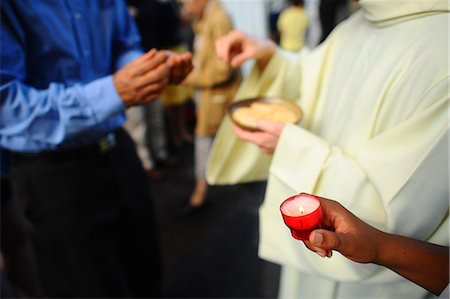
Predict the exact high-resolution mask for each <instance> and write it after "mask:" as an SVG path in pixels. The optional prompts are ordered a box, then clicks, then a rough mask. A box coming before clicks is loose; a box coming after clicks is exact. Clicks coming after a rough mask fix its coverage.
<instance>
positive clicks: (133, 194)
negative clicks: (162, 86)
mask: <svg viewBox="0 0 450 299" xmlns="http://www.w3.org/2000/svg"><path fill="white" fill-rule="evenodd" d="M115 138H116V145H115V146H114V147H112V148H111V149H109V150H107V151H106V152H103V151H100V150H99V149H98V147H97V146H91V147H89V148H88V149H82V150H75V151H69V152H64V153H52V154H41V155H23V154H13V155H12V163H11V167H12V173H11V174H12V185H13V193H14V194H15V196H14V197H15V198H16V199H17V200H18V202H19V205H20V206H21V208H22V211H23V212H24V213H25V216H26V219H27V220H28V221H29V228H30V230H31V234H32V236H33V244H34V246H35V250H36V255H37V261H38V271H39V274H40V278H41V283H42V288H43V295H44V296H45V297H49V298H67V297H75V298H83V297H84V298H86V297H90V298H100V297H102V298H105V297H106V298H114V297H145V298H152V297H153V298H154V297H159V296H160V288H161V264H160V262H161V259H160V252H159V238H158V235H157V229H156V227H155V218H154V208H153V202H152V198H151V193H150V189H149V188H150V186H149V181H148V179H147V176H146V175H145V172H144V170H143V168H142V166H141V163H140V161H139V159H138V157H137V154H136V150H135V147H134V143H133V142H132V140H131V139H130V137H129V136H128V135H127V134H126V133H125V131H124V130H122V129H120V130H118V131H117V132H116V134H115Z"/></svg>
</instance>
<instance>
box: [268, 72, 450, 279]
mask: <svg viewBox="0 0 450 299" xmlns="http://www.w3.org/2000/svg"><path fill="white" fill-rule="evenodd" d="M448 85H449V79H448V78H447V79H446V80H444V81H443V82H440V83H439V84H438V85H436V86H434V87H433V88H432V89H430V90H429V91H428V92H427V93H426V94H425V95H424V98H426V99H425V100H424V102H428V103H431V104H430V105H429V106H427V107H421V108H420V111H416V112H415V113H413V114H412V115H411V117H409V118H407V119H405V120H404V121H402V122H400V123H399V124H398V125H396V126H394V127H392V128H390V129H388V130H386V131H385V132H383V133H381V134H379V135H376V136H375V137H373V138H372V139H370V140H368V141H367V142H366V143H365V144H363V145H362V146H361V147H360V148H359V150H358V151H357V152H356V153H353V154H350V153H346V152H345V151H344V150H343V149H341V148H339V147H337V146H335V145H333V144H329V143H328V142H327V141H325V140H324V139H322V138H320V137H319V136H317V135H315V134H313V133H311V132H309V131H307V130H305V129H303V128H301V127H299V126H294V125H288V126H287V127H286V128H285V130H283V133H282V135H281V137H280V140H279V143H278V145H277V148H276V151H275V153H274V157H273V161H272V164H271V169H270V179H269V184H268V189H267V193H266V199H265V202H264V204H263V206H262V207H261V211H260V212H261V213H260V216H261V221H260V227H261V231H262V234H261V240H260V247H259V250H260V251H259V254H260V256H261V257H263V258H265V259H268V260H271V261H273V262H277V263H280V264H283V265H287V266H290V267H293V268H295V269H297V270H299V271H301V272H307V273H312V274H316V275H322V276H325V277H327V278H331V279H333V280H337V281H357V280H361V279H367V278H371V279H373V280H377V279H381V280H382V279H383V278H381V277H384V279H385V281H389V279H392V278H394V277H397V279H399V276H395V275H394V276H392V275H389V274H386V275H384V276H383V275H378V276H376V275H374V274H376V273H377V272H380V271H383V270H382V269H383V268H382V267H379V266H376V265H371V264H358V263H354V262H352V261H350V260H348V259H346V258H344V257H343V256H341V255H340V254H338V253H336V254H335V255H334V256H333V258H332V259H329V260H323V259H322V258H320V257H318V256H317V255H316V254H315V253H312V252H311V251H309V250H308V249H306V248H305V247H304V246H303V244H301V243H299V242H298V241H295V240H294V239H292V237H291V236H290V233H289V231H288V229H287V228H286V226H285V225H284V223H283V222H282V220H281V217H280V215H279V204H280V203H281V201H282V200H283V199H284V198H287V197H288V196H291V195H292V194H295V193H299V192H310V193H314V194H317V195H320V196H324V197H330V198H333V199H335V200H337V201H339V202H340V203H341V204H343V205H344V206H345V207H347V208H348V209H349V210H350V211H352V212H353V213H355V214H356V215H357V216H358V217H360V218H362V219H363V220H365V221H366V222H368V223H370V224H371V225H374V226H376V227H378V228H380V229H382V230H384V231H388V232H391V233H397V234H402V235H407V236H410V237H413V238H417V239H420V240H428V241H433V242H435V243H438V244H443V245H448V210H449V205H448V198H449V194H448V179H449V177H448V127H449V126H448V108H449V107H448V106H449V103H448V101H449V97H448V92H447V88H448ZM427 98H428V99H430V98H432V99H433V100H428V99H427ZM299 165H301V167H299ZM384 272H387V270H384ZM391 274H392V273H391Z"/></svg>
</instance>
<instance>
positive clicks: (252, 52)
mask: <svg viewBox="0 0 450 299" xmlns="http://www.w3.org/2000/svg"><path fill="white" fill-rule="evenodd" d="M275 49H276V46H275V43H274V42H272V41H270V40H266V39H257V38H253V37H251V36H249V35H247V34H246V33H244V32H242V31H240V30H234V31H232V32H230V33H228V34H227V35H225V36H223V37H221V38H219V39H218V40H217V41H216V52H217V55H218V56H219V58H220V59H221V60H222V61H223V62H225V63H228V64H230V65H231V66H232V67H238V66H240V65H241V64H243V63H244V62H246V61H248V60H250V59H255V60H256V63H257V65H258V67H259V69H260V71H263V70H264V69H265V67H266V65H267V63H268V62H269V61H270V59H271V58H272V55H273V54H274V52H275Z"/></svg>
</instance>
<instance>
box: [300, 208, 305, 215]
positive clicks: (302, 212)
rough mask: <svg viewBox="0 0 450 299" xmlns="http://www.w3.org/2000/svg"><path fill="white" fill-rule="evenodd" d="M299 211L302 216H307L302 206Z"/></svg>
mask: <svg viewBox="0 0 450 299" xmlns="http://www.w3.org/2000/svg"><path fill="white" fill-rule="evenodd" d="M298 211H299V212H300V214H301V215H303V214H305V208H304V207H302V206H299V207H298Z"/></svg>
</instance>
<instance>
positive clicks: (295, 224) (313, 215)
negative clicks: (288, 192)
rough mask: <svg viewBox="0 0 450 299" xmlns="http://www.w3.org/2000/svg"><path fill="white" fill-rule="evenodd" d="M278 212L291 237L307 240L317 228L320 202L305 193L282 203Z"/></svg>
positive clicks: (320, 213) (319, 216)
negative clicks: (289, 230)
mask: <svg viewBox="0 0 450 299" xmlns="http://www.w3.org/2000/svg"><path fill="white" fill-rule="evenodd" d="M280 211H281V215H282V216H283V220H284V223H286V225H287V226H288V227H289V228H290V229H291V234H292V237H294V238H295V239H297V240H308V238H309V234H310V233H311V231H312V230H314V229H316V228H318V227H319V224H320V219H321V218H322V210H321V208H320V200H319V199H318V198H317V197H315V196H313V195H310V194H306V193H300V194H298V195H295V196H292V197H289V198H288V199H286V200H285V201H283V203H282V204H281V206H280Z"/></svg>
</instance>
